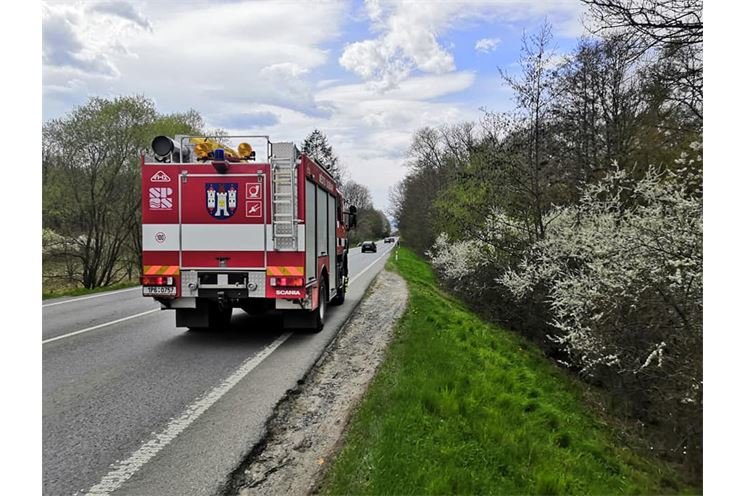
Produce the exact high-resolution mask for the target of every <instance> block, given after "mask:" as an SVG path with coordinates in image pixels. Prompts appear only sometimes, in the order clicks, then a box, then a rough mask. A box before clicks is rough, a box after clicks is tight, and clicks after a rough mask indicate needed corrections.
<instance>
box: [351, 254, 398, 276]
mask: <svg viewBox="0 0 745 496" xmlns="http://www.w3.org/2000/svg"><path fill="white" fill-rule="evenodd" d="M389 251H391V250H390V248H389V249H388V250H386V251H384V252H383V253H381V254H380V256H379V257H378V258H377V259H376V260H375V261H374V262H373V263H371V264H370V265H368V266H367V267H365V268H364V269H362V271H361V272H360V273H359V274H357V275H356V276H354V277H353V278H352V279H350V280H349V284H350V285H351V284H352V283H354V281H356V280H357V279H359V277H360V276H361V275H362V274H364V273H365V272H367V271H368V270H370V269H371V268H372V266H373V265H375V264H376V263H378V262H380V261H381V260H383V255H385V254H386V253H388V252H389Z"/></svg>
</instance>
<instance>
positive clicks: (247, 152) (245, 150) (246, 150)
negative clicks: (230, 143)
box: [238, 143, 253, 160]
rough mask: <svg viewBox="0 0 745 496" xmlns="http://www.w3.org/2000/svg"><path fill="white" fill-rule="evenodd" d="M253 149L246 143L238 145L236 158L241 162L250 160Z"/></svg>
mask: <svg viewBox="0 0 745 496" xmlns="http://www.w3.org/2000/svg"><path fill="white" fill-rule="evenodd" d="M252 152H253V148H251V145H249V144H248V143H241V144H240V145H238V156H239V157H240V159H241V160H250V159H251V153H252Z"/></svg>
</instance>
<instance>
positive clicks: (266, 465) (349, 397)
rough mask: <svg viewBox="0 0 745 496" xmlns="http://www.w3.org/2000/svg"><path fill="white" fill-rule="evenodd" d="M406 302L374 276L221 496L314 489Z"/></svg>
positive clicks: (397, 285) (402, 292)
mask: <svg viewBox="0 0 745 496" xmlns="http://www.w3.org/2000/svg"><path fill="white" fill-rule="evenodd" d="M407 298H408V290H407V287H406V283H405V281H404V280H403V279H402V278H401V277H400V276H399V275H397V274H394V273H392V272H388V271H383V272H381V273H380V275H379V276H378V277H377V279H376V280H375V282H374V283H373V284H372V285H371V287H370V288H369V290H368V295H367V296H366V297H365V299H364V300H363V301H362V302H361V303H360V305H359V306H358V307H357V309H356V310H355V311H354V313H353V315H352V317H351V318H350V319H349V320H348V321H347V323H346V324H345V325H344V327H343V328H342V329H341V330H340V331H339V333H338V335H337V337H336V338H335V340H334V341H333V343H332V344H331V345H330V346H329V347H328V348H327V350H326V351H325V352H324V354H323V356H322V357H321V358H320V359H319V361H318V362H317V364H316V366H315V367H314V368H313V369H312V370H311V371H310V372H309V373H308V374H307V376H306V377H305V378H304V379H303V380H302V381H301V382H300V383H299V384H298V386H297V387H296V388H295V389H294V390H292V391H290V393H289V394H288V395H287V396H286V397H285V398H284V399H283V401H282V402H281V403H280V404H279V405H278V407H277V409H276V410H275V412H274V415H273V417H272V419H271V420H270V422H269V423H268V425H267V433H266V435H265V437H264V439H263V440H262V441H261V443H259V444H258V445H257V446H256V448H255V449H254V450H253V451H252V452H251V454H250V455H249V456H248V458H247V459H246V461H245V462H244V463H243V464H242V466H241V467H240V468H239V469H238V470H236V472H235V474H234V477H233V481H232V484H231V486H230V488H229V490H228V494H240V495H248V494H266V495H272V494H277V495H280V494H282V495H285V494H287V495H292V494H298V495H299V494H306V493H307V491H308V488H310V487H313V486H314V485H315V484H316V483H317V481H318V480H319V478H320V476H321V475H322V474H323V470H324V468H325V465H326V460H328V458H329V457H330V456H331V455H332V454H333V453H334V451H335V450H336V448H337V446H338V445H339V443H340V440H341V439H342V436H343V433H344V429H345V427H346V425H347V422H348V420H349V418H350V415H351V413H352V411H353V410H354V407H355V406H356V405H357V404H358V403H359V401H360V400H361V398H362V396H363V394H364V393H365V391H366V389H367V385H368V384H369V382H370V381H371V380H372V378H373V377H374V375H375V372H376V371H377V369H378V367H379V365H380V363H381V362H382V361H383V357H384V355H385V350H386V347H387V345H388V343H389V342H390V340H391V338H392V336H393V329H394V327H395V324H396V322H397V321H398V319H399V318H400V317H401V315H403V312H404V309H405V308H406V302H407Z"/></svg>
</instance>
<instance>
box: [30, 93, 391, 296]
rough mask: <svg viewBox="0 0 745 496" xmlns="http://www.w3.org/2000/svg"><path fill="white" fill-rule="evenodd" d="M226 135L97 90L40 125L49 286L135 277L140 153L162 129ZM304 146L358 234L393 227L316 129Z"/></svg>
mask: <svg viewBox="0 0 745 496" xmlns="http://www.w3.org/2000/svg"><path fill="white" fill-rule="evenodd" d="M177 134H184V135H192V136H204V135H209V136H220V135H224V134H225V132H224V131H221V130H219V129H218V130H209V131H208V130H206V129H205V123H204V120H203V118H202V116H201V115H200V114H199V113H198V112H197V111H195V110H188V111H186V112H183V113H174V114H162V113H159V112H158V111H157V110H156V108H155V104H154V103H153V101H152V100H150V99H148V98H145V97H144V96H123V97H117V98H113V99H106V98H99V97H94V98H91V99H90V100H89V101H88V102H87V103H86V104H84V105H82V106H79V107H76V108H75V109H73V110H72V111H71V112H69V113H68V114H66V115H64V116H63V117H60V118H58V119H52V120H49V121H47V122H45V123H44V124H43V126H42V138H43V143H42V253H43V256H42V264H43V266H42V276H43V285H44V287H45V289H56V288H70V287H73V288H74V287H84V288H89V289H93V288H99V287H105V286H110V285H113V284H117V283H120V282H129V281H136V279H137V278H138V277H139V275H140V270H141V263H140V257H141V252H142V230H141V210H140V209H141V186H140V184H141V183H140V156H141V155H142V154H144V153H149V151H150V144H151V142H152V139H153V138H154V137H155V136H158V135H165V136H175V135H177ZM302 150H303V152H304V153H307V154H308V155H309V156H310V157H311V158H313V159H314V160H316V161H317V162H318V163H319V164H320V165H321V166H323V167H325V168H327V169H328V170H329V171H330V172H331V174H332V175H333V176H334V177H335V178H336V179H337V181H339V182H340V183H341V190H342V192H343V193H344V194H345V196H347V207H348V206H349V205H356V206H357V207H358V209H359V210H358V211H359V214H358V228H357V229H356V230H354V231H352V234H351V236H350V238H351V240H352V242H358V241H361V240H363V239H368V238H369V239H377V238H380V237H382V236H387V235H388V234H389V233H390V225H389V223H388V220H387V218H386V217H385V215H384V214H383V213H382V212H380V211H379V210H376V209H374V207H373V204H372V201H371V196H370V192H369V190H368V189H367V188H366V187H365V186H363V185H360V184H358V183H355V182H354V181H351V180H345V178H344V176H345V174H346V171H345V169H344V167H343V166H342V165H341V164H340V162H339V159H338V157H337V156H336V155H335V153H334V151H333V148H332V147H331V146H330V144H329V143H328V139H327V138H326V136H325V135H324V134H323V133H322V132H321V131H320V130H318V129H316V130H314V131H313V132H311V133H310V134H309V135H308V137H307V138H306V139H305V140H304V142H303V146H302Z"/></svg>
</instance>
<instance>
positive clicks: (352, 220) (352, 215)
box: [349, 205, 357, 229]
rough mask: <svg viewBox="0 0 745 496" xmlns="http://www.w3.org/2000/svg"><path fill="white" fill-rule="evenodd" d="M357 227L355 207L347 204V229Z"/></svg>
mask: <svg viewBox="0 0 745 496" xmlns="http://www.w3.org/2000/svg"><path fill="white" fill-rule="evenodd" d="M355 227H357V207H355V206H354V205H350V206H349V229H354V228H355Z"/></svg>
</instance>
